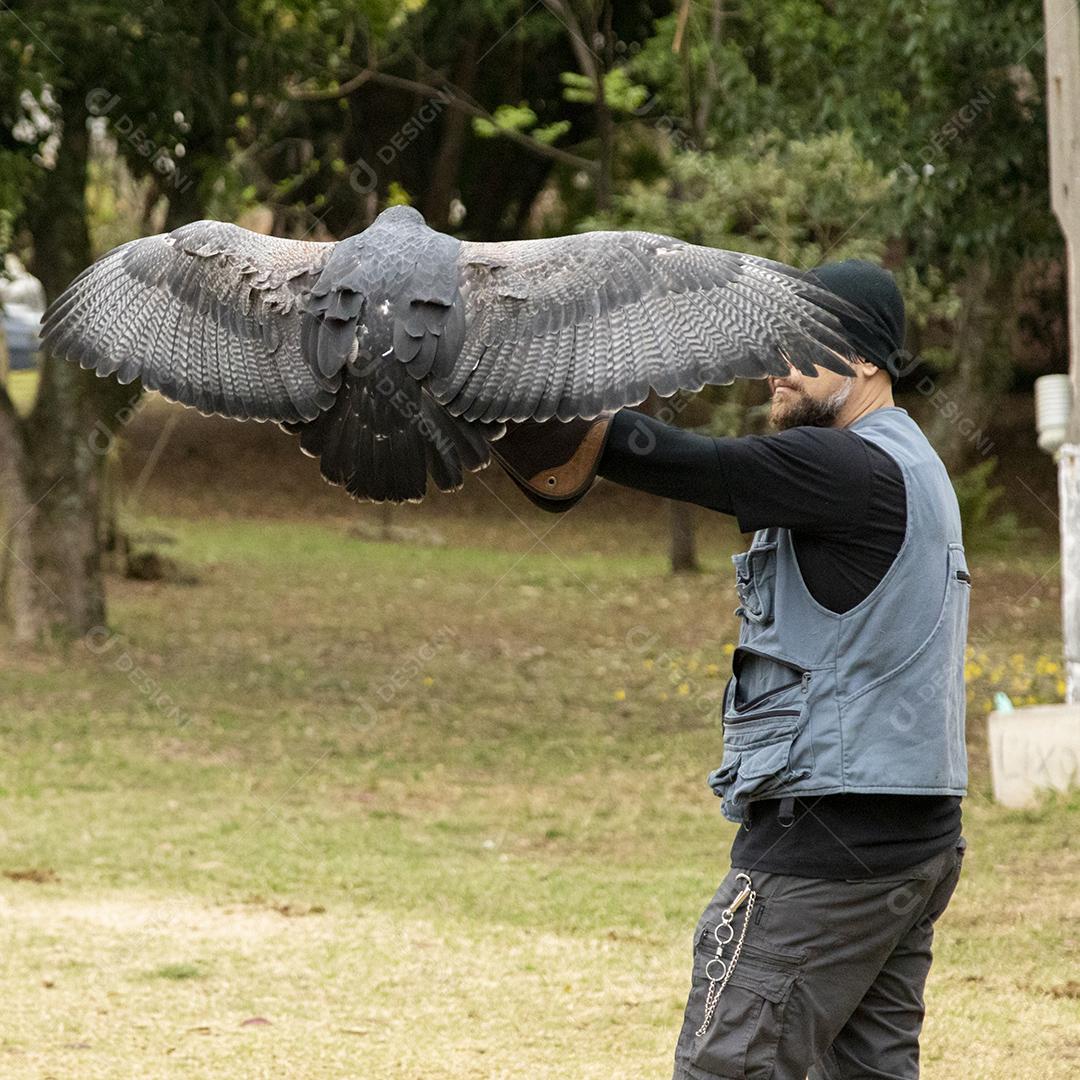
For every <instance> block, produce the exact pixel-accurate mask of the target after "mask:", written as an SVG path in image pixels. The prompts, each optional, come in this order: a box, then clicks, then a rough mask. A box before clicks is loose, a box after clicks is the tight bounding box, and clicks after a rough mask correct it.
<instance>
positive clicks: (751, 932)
mask: <svg viewBox="0 0 1080 1080" xmlns="http://www.w3.org/2000/svg"><path fill="white" fill-rule="evenodd" d="M966 846H967V841H966V840H965V839H964V838H963V837H961V838H960V839H959V840H958V841H957V843H956V844H955V845H952V846H950V847H949V848H947V849H946V850H945V851H942V852H940V853H939V854H937V855H935V856H933V857H932V858H930V859H928V860H926V861H924V862H921V863H918V864H916V865H915V866H912V867H908V868H907V869H905V870H903V871H901V872H899V873H896V874H888V875H885V876H882V877H877V878H868V879H865V880H858V881H856V880H848V881H832V880H826V879H823V878H806V877H795V876H789V875H785V874H773V873H767V872H765V871H756V870H753V869H745V870H743V872H745V873H748V874H749V876H750V879H751V882H752V888H753V890H754V891H755V894H756V895H755V897H754V902H753V905H752V911H751V913H750V917H749V921H748V925H747V931H746V936H745V938H744V941H743V945H742V949H741V952H740V955H739V959H738V961H737V963H736V965H735V967H734V969H733V970H732V972H731V975H730V977H729V979H728V982H727V985H726V986H725V987H724V989H723V991H722V992H721V994H720V996H719V997H718V998H717V999H716V1009H715V1012H714V1014H713V1015H712V1018H711V1020H710V1021H709V1023H708V1025H707V1027H706V1029H705V1031H704V1033H703V1034H701V1035H698V1034H697V1032H698V1030H699V1029H700V1028H701V1026H702V1024H703V1022H704V1020H705V1014H706V998H707V995H708V992H709V984H710V979H709V977H708V975H707V974H706V970H707V968H708V971H709V973H710V974H718V973H720V972H722V971H723V970H724V969H723V968H722V967H720V966H717V965H713V966H712V967H709V966H708V965H709V961H710V960H711V959H712V958H713V957H714V956H715V955H716V949H717V945H716V936H714V934H713V929H714V927H716V926H717V925H718V923H719V922H720V913H721V912H722V911H723V910H724V909H725V908H726V907H727V906H728V905H729V904H730V903H731V901H732V900H733V899H734V898H735V897H736V895H737V894H738V893H739V891H740V888H741V887H742V884H743V883H742V882H737V881H736V875H737V874H738V873H739V872H740V869H742V868H740V867H734V866H733V867H732V868H731V870H730V871H729V872H728V874H727V875H726V876H725V878H724V880H723V881H722V882H721V884H720V887H719V889H717V891H716V895H715V896H714V897H713V899H712V900H711V901H710V902H709V904H708V906H707V907H706V908H705V911H704V913H703V914H702V916H701V919H700V920H699V921H698V925H697V929H696V931H695V934H694V964H693V977H692V983H691V988H690V995H689V998H688V1000H687V1003H686V1012H685V1016H684V1019H683V1026H682V1030H681V1032H680V1034H679V1039H678V1043H677V1044H676V1048H675V1072H674V1080H718V1078H723V1080H806V1078H807V1077H809V1080H856V1078H858V1080H870V1078H889V1080H909V1078H912V1077H918V1075H919V1032H920V1030H921V1028H922V1021H923V1013H924V1006H923V989H924V987H925V984H926V976H927V973H928V972H929V970H930V963H931V944H932V942H933V937H934V923H935V922H936V920H937V919H938V917H939V916H940V915H941V913H942V912H943V911H944V910H945V908H946V906H947V905H948V903H949V900H950V898H951V897H952V894H953V890H954V889H955V888H956V884H957V881H958V880H959V878H960V872H961V868H962V865H963V857H964V850H965V848H966ZM745 911H746V906H745V904H744V906H743V907H741V908H740V909H738V910H737V911H736V912H735V915H734V918H733V920H732V927H733V930H734V935H733V939H732V941H731V942H730V943H729V944H727V945H725V947H724V949H723V959H724V961H725V962H729V961H730V959H731V957H732V955H733V951H734V948H735V945H736V944H737V942H738V940H739V936H740V933H741V930H742V926H743V919H744V917H745ZM721 936H723V935H721Z"/></svg>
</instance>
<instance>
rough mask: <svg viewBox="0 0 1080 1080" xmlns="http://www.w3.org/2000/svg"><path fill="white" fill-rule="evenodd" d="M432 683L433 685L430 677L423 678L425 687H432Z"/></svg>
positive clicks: (433, 681)
mask: <svg viewBox="0 0 1080 1080" xmlns="http://www.w3.org/2000/svg"><path fill="white" fill-rule="evenodd" d="M434 683H435V680H434V679H433V678H432V677H431V676H430V675H425V676H424V685H425V686H433V685H434Z"/></svg>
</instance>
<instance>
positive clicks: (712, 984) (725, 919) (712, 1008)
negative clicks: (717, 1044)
mask: <svg viewBox="0 0 1080 1080" xmlns="http://www.w3.org/2000/svg"><path fill="white" fill-rule="evenodd" d="M742 878H745V879H746V884H745V885H744V886H743V888H742V891H741V892H740V893H739V895H738V896H736V897H735V899H734V900H732V901H731V903H730V904H728V906H727V907H726V908H724V910H723V911H722V912H721V913H720V925H719V926H716V927H714V928H713V938H715V940H716V955H715V956H714V957H713V958H712V959H711V960H710V961H709V962H708V963H707V964H706V965H705V974H706V975H707V976H708V977H709V992H708V993H707V994H706V995H705V1019H704V1020H703V1021H702V1022H701V1027H699V1028H698V1029H697V1031H695V1032H694V1035H695V1036H696V1037H697V1038H699V1039H700V1038H701V1037H702V1036H703V1035H704V1034H705V1032H706V1031H707V1030H708V1027H709V1024H710V1023H711V1022H712V1018H713V1013H715V1012H716V1006H717V1003H718V1002H719V1001H720V995H721V994H722V993H723V992H724V987H725V986H727V984H728V979H730V978H731V973H732V972H733V971H734V970H735V965H736V964H737V963H738V962H739V953H741V952H742V947H743V941H745V940H746V929H747V927H748V926H749V925H750V913H751V912H752V911H753V910H754V900H755V899H756V898H757V893H756V892H754V890H753V887H752V883H751V881H750V877H749V875H748V874H739V875H738V877H737V878H736V879H735V880H736V881H739V880H741V879H742ZM743 901H746V914H745V915H744V916H743V924H742V930H741V931H740V933H739V940H738V941H737V942H736V943H735V951H734V952H733V953H732V954H731V963H729V964H726V963H724V961H723V959H721V955H722V954H723V951H724V946H725V945H727V944H729V943H730V941H731V939H732V938H733V937H734V936H735V930H734V928H733V927H732V925H731V924H732V922H733V921H734V919H735V912H736V911H738V909H739V908H740V907H741V906H742V904H743ZM725 930H726V931H727V937H725V938H723V939H721V937H720V934H721V933H722V932H723V931H725ZM714 967H719V969H720V971H719V972H718V974H719V976H720V977H719V978H718V979H716V978H713V975H712V971H713V969H714Z"/></svg>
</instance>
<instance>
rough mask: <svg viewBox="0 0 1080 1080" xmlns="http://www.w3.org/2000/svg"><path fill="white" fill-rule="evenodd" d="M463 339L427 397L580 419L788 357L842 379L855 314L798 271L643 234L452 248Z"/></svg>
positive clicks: (464, 407)
mask: <svg viewBox="0 0 1080 1080" xmlns="http://www.w3.org/2000/svg"><path fill="white" fill-rule="evenodd" d="M458 267H459V282H460V285H459V288H460V298H459V300H458V301H457V302H458V303H460V304H461V305H463V308H464V313H465V326H466V332H465V338H464V342H463V345H462V348H461V350H460V352H459V354H458V356H457V359H456V361H455V362H454V363H453V364H443V365H441V367H440V366H439V365H436V369H435V370H434V371H433V372H432V374H431V376H430V380H429V382H428V388H429V390H430V391H431V392H432V394H433V395H434V397H435V399H436V400H437V401H439V402H441V403H442V404H444V405H445V406H446V407H447V409H448V411H449V412H451V413H452V414H453V415H455V416H463V417H464V418H465V419H467V420H477V419H479V420H486V421H496V420H497V421H504V420H526V419H530V418H531V419H536V420H540V421H544V420H548V419H551V418H552V417H556V416H557V417H558V418H559V419H562V420H568V419H570V418H572V417H576V416H581V417H587V418H591V417H594V416H596V415H598V414H599V413H601V412H605V411H610V410H614V409H618V408H621V407H623V406H627V405H636V404H638V403H639V402H641V401H643V400H644V399H645V398H646V397H647V396H648V393H649V390H650V388H651V389H653V390H655V391H656V392H657V393H658V394H660V395H662V396H668V395H670V394H673V393H675V392H676V391H677V390H700V389H701V388H702V387H703V386H705V385H708V384H714V385H723V384H726V383H730V382H731V381H732V380H733V379H735V378H763V377H764V376H766V375H770V374H773V375H782V374H784V373H785V372H786V371H787V370H788V361H789V360H790V361H791V362H792V363H793V364H794V365H795V366H796V367H797V368H798V369H799V370H800V371H803V372H805V373H807V374H811V375H812V374H814V365H815V364H819V365H821V366H823V367H826V368H828V369H830V370H833V371H838V372H840V373H842V374H845V375H850V374H851V368H850V367H849V366H848V364H847V362H846V361H847V360H848V359H851V358H852V355H853V352H852V348H851V345H850V343H849V341H848V339H847V338H846V337H845V336H844V333H843V331H842V329H841V326H840V322H839V320H838V318H837V315H838V314H840V313H843V314H844V315H845V316H846V317H847V318H849V319H856V320H857V318H858V316H857V314H856V313H855V310H854V309H853V308H852V307H851V306H850V305H848V304H847V303H846V302H845V301H843V300H841V299H840V298H839V297H837V296H835V295H833V294H832V293H831V292H829V291H828V290H826V289H822V288H821V287H820V286H818V285H815V284H813V283H812V281H811V280H810V278H809V277H808V275H807V274H805V273H802V272H800V271H798V270H795V269H793V268H791V267H789V266H785V265H784V264H782V263H777V262H772V261H770V260H768V259H762V258H758V257H756V256H753V255H744V254H740V253H737V252H732V251H722V250H720V249H717V248H708V247H700V246H697V245H694V244H687V243H684V242H683V241H681V240H674V239H672V238H671V237H667V236H660V235H657V234H655V233H644V232H593V233H583V234H580V235H577V236H564V237H557V238H554V239H550V240H522V241H512V242H507V243H499V244H476V243H463V244H462V245H461V250H460V253H459V256H458Z"/></svg>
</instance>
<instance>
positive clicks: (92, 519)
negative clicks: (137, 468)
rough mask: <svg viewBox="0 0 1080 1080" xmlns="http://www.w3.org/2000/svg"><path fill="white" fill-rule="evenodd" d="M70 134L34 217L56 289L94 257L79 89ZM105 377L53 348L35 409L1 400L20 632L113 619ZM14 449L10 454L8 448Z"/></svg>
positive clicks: (14, 608)
mask: <svg viewBox="0 0 1080 1080" xmlns="http://www.w3.org/2000/svg"><path fill="white" fill-rule="evenodd" d="M60 105H61V115H62V116H63V118H64V132H63V143H62V145H61V148H60V153H59V154H58V156H57V162H56V166H55V167H54V168H53V169H51V170H48V171H43V172H42V174H41V179H40V183H39V185H38V190H37V193H36V194H37V198H36V200H35V203H34V205H33V206H32V207H31V208H30V212H29V220H30V223H31V229H32V232H33V236H34V261H33V271H34V273H35V274H36V275H37V276H38V277H39V278H40V279H41V281H42V283H43V284H44V285H45V291H46V294H47V295H48V296H49V298H50V299H51V298H53V297H55V296H56V295H57V294H58V293H59V292H60V291H61V290H62V289H63V288H64V286H66V285H67V284H68V282H69V281H71V279H72V278H73V277H74V276H75V274H77V273H78V272H79V271H80V270H82V269H83V267H84V266H86V265H87V263H88V262H89V261H90V239H89V235H88V232H87V227H86V202H85V189H86V164H87V153H88V139H87V131H86V126H85V122H84V120H85V118H84V111H83V109H82V108H81V106H82V102H81V101H80V100H79V99H78V95H77V94H76V95H74V96H72V95H71V94H68V95H66V96H62V97H61V101H60ZM96 383H97V380H96V378H95V376H94V375H93V374H92V373H90V372H87V371H83V370H81V369H80V368H78V367H77V366H75V365H74V364H69V363H66V362H64V361H60V360H56V359H54V358H53V357H51V356H45V358H44V360H43V362H42V365H41V368H40V377H39V384H38V394H37V398H36V400H35V403H34V408H33V411H32V412H31V414H30V416H28V417H27V418H26V419H25V420H20V419H19V418H18V417H17V416H16V415H15V414H14V411H13V410H11V409H6V408H4V406H3V402H0V412H3V416H2V417H0V425H2V426H3V427H4V428H5V429H6V430H5V432H4V442H5V443H6V449H7V450H8V451H9V452H10V453H11V455H12V456H11V457H10V458H7V460H6V465H7V468H6V470H5V474H6V475H5V480H6V484H5V488H6V491H5V500H4V510H5V517H6V520H5V523H4V528H5V530H6V531H7V539H6V540H5V543H6V545H7V546H8V547H9V548H10V549H11V553H10V554H11V557H10V559H9V571H8V579H7V593H8V595H7V600H8V610H9V613H10V617H11V620H12V623H13V627H14V633H15V638H16V640H19V641H32V640H38V639H41V638H52V637H73V636H78V635H80V634H84V633H86V632H87V631H88V630H90V629H91V628H92V627H94V626H97V625H100V624H101V623H103V622H104V619H105V597H104V588H103V584H102V576H101V563H100V554H99V552H100V543H99V541H100V537H99V502H98V490H99V480H100V471H101V466H102V461H103V458H102V454H101V453H100V438H95V437H94V436H95V425H96V424H97V423H98V417H99V416H100V415H101V404H102V402H103V401H104V400H105V399H106V396H107V395H106V394H105V393H104V392H103V391H102V390H101V389H100V388H99V386H97V385H95V384H96ZM5 457H7V455H5Z"/></svg>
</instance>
